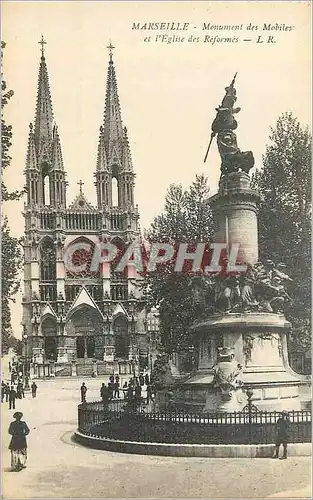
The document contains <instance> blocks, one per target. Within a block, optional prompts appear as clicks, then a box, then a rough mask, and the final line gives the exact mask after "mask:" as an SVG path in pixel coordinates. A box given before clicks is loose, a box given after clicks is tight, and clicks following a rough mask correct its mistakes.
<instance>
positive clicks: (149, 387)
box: [147, 384, 153, 405]
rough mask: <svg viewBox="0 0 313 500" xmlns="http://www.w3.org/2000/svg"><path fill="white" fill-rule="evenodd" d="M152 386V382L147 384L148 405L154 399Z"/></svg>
mask: <svg viewBox="0 0 313 500" xmlns="http://www.w3.org/2000/svg"><path fill="white" fill-rule="evenodd" d="M152 400H153V398H152V386H151V385H150V384H148V385H147V405H148V404H149V403H150V401H152Z"/></svg>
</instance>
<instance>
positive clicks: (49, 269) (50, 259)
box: [40, 239, 56, 281]
mask: <svg viewBox="0 0 313 500" xmlns="http://www.w3.org/2000/svg"><path fill="white" fill-rule="evenodd" d="M40 278H41V281H54V280H55V279H56V253H55V247H54V244H53V241H52V240H50V239H46V240H44V241H43V243H42V245H41V249H40Z"/></svg>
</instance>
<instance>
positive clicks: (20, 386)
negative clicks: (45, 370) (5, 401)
mask: <svg viewBox="0 0 313 500" xmlns="http://www.w3.org/2000/svg"><path fill="white" fill-rule="evenodd" d="M16 397H17V398H18V399H22V398H24V397H25V395H24V387H23V383H22V382H21V381H20V380H19V381H18V383H17V386H16Z"/></svg>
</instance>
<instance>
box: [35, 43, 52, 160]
mask: <svg viewBox="0 0 313 500" xmlns="http://www.w3.org/2000/svg"><path fill="white" fill-rule="evenodd" d="M38 43H39V44H40V45H41V59H40V66H39V76H38V85H37V102H36V113H35V131H34V133H35V141H36V146H37V151H38V150H39V149H41V148H42V146H44V147H45V149H46V148H47V147H48V145H49V144H50V143H51V141H52V133H53V109H52V101H51V94H50V86H49V76H48V70H47V64H46V59H45V52H44V45H45V44H46V43H47V42H46V41H45V40H44V39H43V36H41V40H40V42H38Z"/></svg>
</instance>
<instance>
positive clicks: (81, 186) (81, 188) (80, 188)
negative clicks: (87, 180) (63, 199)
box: [77, 179, 84, 194]
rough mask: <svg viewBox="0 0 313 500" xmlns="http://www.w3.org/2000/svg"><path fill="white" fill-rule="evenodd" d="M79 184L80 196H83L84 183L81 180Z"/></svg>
mask: <svg viewBox="0 0 313 500" xmlns="http://www.w3.org/2000/svg"><path fill="white" fill-rule="evenodd" d="M77 184H78V185H79V192H80V194H82V192H83V185H84V182H83V181H82V180H81V179H80V181H79V182H77Z"/></svg>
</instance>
